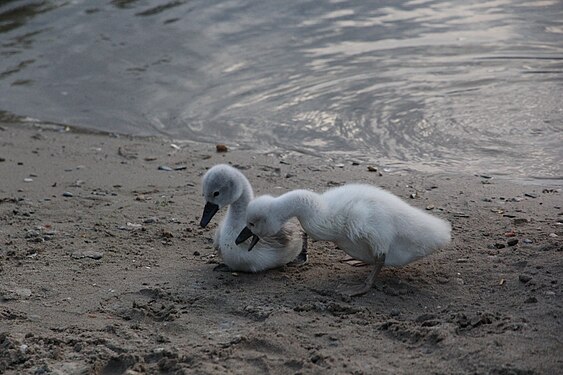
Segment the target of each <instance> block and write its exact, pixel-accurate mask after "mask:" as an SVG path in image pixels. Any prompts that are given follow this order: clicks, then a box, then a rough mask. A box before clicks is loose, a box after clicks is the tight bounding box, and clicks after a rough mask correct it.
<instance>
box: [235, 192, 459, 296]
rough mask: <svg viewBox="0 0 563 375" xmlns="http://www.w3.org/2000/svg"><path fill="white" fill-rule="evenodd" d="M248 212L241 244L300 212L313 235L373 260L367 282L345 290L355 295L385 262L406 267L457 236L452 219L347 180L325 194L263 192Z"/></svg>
mask: <svg viewBox="0 0 563 375" xmlns="http://www.w3.org/2000/svg"><path fill="white" fill-rule="evenodd" d="M246 215H247V216H246V222H247V228H245V230H243V231H242V232H241V234H240V235H239V237H238V238H237V242H236V243H240V242H241V241H244V240H246V239H247V238H248V237H250V236H252V235H254V237H255V238H253V242H255V243H256V242H258V240H257V238H260V239H261V238H263V237H267V236H269V235H271V234H272V233H276V232H277V231H278V230H279V228H280V227H281V226H282V225H283V224H284V223H285V222H286V221H287V220H288V219H290V218H292V217H297V219H298V220H299V222H300V223H301V226H302V227H303V229H304V230H305V232H306V233H307V234H308V235H309V236H311V237H312V238H314V239H318V240H326V241H333V242H335V243H336V244H337V245H338V246H339V247H340V248H341V249H343V250H344V251H345V252H346V253H348V254H349V255H350V256H352V257H353V258H356V259H359V260H362V261H364V262H366V263H369V264H373V265H374V266H373V270H372V271H371V273H370V275H369V276H368V278H367V280H366V281H365V283H364V284H362V285H360V286H356V287H353V288H349V289H347V290H343V292H344V293H346V294H348V295H351V296H354V295H360V294H363V293H366V292H367V291H369V290H370V288H372V286H373V284H374V283H375V277H376V276H377V274H378V273H379V271H380V270H381V267H383V265H388V266H403V265H405V264H408V263H410V262H412V261H415V260H417V259H420V258H422V257H424V256H426V255H428V254H430V253H431V252H433V251H434V250H436V249H438V248H441V247H444V246H446V245H447V244H448V243H449V242H450V239H451V234H450V232H451V226H450V224H449V223H448V222H447V221H444V220H442V219H439V218H437V217H435V216H432V215H429V214H428V213H426V212H424V211H422V210H420V209H418V208H415V207H412V206H410V205H408V204H407V203H406V202H404V201H403V200H401V199H400V198H399V197H397V196H395V195H393V194H391V193H389V192H387V191H385V190H382V189H380V188H378V187H375V186H371V185H364V184H349V185H344V186H340V187H336V188H333V189H330V190H328V191H326V192H325V193H324V194H317V193H314V192H312V191H308V190H294V191H291V192H288V193H286V194H283V195H281V196H279V197H277V198H274V197H271V196H268V195H265V196H261V197H258V198H256V199H255V200H253V201H252V202H250V204H249V206H248V208H247V214H246ZM248 230H250V232H249V231H248ZM256 237H257V238H256ZM258 243H259V242H258Z"/></svg>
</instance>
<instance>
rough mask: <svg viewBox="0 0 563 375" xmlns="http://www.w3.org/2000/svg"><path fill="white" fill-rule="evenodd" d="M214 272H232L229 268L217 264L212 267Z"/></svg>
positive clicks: (223, 264)
mask: <svg viewBox="0 0 563 375" xmlns="http://www.w3.org/2000/svg"><path fill="white" fill-rule="evenodd" d="M213 271H214V272H233V270H232V269H230V268H229V266H227V265H226V264H225V263H219V264H218V265H216V266H215V267H213Z"/></svg>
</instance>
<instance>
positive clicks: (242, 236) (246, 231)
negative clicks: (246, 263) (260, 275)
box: [235, 227, 260, 251]
mask: <svg viewBox="0 0 563 375" xmlns="http://www.w3.org/2000/svg"><path fill="white" fill-rule="evenodd" d="M250 237H252V241H250V246H249V247H248V251H250V250H252V248H253V247H254V246H256V244H257V243H258V241H260V237H258V236H257V235H255V234H254V233H252V231H251V230H250V229H248V227H244V229H243V230H241V232H240V234H239V235H238V237H237V239H236V240H235V243H236V244H237V245H240V244H241V243H243V242H244V241H246V240H247V239H249V238H250Z"/></svg>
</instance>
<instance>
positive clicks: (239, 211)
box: [227, 172, 254, 222]
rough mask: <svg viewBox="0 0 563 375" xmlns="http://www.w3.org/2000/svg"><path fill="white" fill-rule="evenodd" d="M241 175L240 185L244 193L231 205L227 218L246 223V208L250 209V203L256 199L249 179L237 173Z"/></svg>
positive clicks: (239, 178)
mask: <svg viewBox="0 0 563 375" xmlns="http://www.w3.org/2000/svg"><path fill="white" fill-rule="evenodd" d="M237 174H238V175H239V177H238V183H240V184H241V185H242V193H241V195H240V197H238V198H237V200H235V201H234V202H233V203H231V205H230V206H229V209H228V211H227V217H231V218H232V219H233V220H235V221H239V220H240V221H241V222H246V208H247V207H248V203H250V201H251V200H252V199H253V198H254V192H253V191H252V186H251V185H250V182H248V179H247V178H246V177H245V176H244V175H243V174H242V173H240V172H237Z"/></svg>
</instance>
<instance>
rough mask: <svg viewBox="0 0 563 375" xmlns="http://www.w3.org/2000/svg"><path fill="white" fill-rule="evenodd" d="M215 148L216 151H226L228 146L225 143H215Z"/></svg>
mask: <svg viewBox="0 0 563 375" xmlns="http://www.w3.org/2000/svg"><path fill="white" fill-rule="evenodd" d="M215 150H217V152H227V151H229V148H228V147H227V145H224V144H222V143H219V144H217V145H215Z"/></svg>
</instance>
